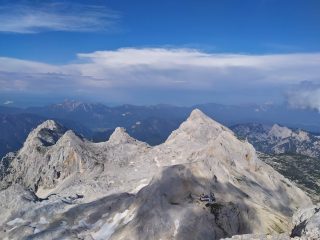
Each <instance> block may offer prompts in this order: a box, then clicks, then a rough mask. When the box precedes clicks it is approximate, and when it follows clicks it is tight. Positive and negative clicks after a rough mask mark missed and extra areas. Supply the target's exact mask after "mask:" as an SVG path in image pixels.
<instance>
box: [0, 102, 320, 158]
mask: <svg viewBox="0 0 320 240" xmlns="http://www.w3.org/2000/svg"><path fill="white" fill-rule="evenodd" d="M193 108H198V109H200V110H201V111H203V112H204V113H206V114H207V115H208V116H210V117H213V118H215V119H217V120H218V121H219V122H221V123H223V124H225V125H226V126H232V125H235V124H244V123H248V122H256V123H261V124H267V125H270V124H274V123H278V124H282V125H285V126H289V127H293V128H302V129H306V130H308V131H313V132H320V121H319V120H320V115H319V114H318V113H317V112H313V111H307V110H297V109H289V108H287V107H285V106H275V105H247V106H229V105H228V106H227V105H221V104H213V103H209V104H200V105H195V106H192V107H178V106H172V105H164V104H162V105H154V106H134V105H121V106H116V107H109V106H106V105H103V104H100V103H84V102H77V101H65V102H63V103H59V104H53V105H48V106H43V107H30V108H26V109H20V108H12V107H5V106H2V107H1V106H0V119H1V122H0V130H1V133H2V134H1V136H0V142H1V145H0V156H3V155H4V154H5V153H7V152H8V151H15V150H17V149H19V147H21V146H22V143H23V141H24V139H25V138H26V136H27V133H28V132H29V131H30V130H32V129H33V128H35V127H36V126H37V125H38V124H39V122H41V121H43V120H47V119H53V120H55V121H57V122H59V123H61V124H63V125H64V126H66V127H67V128H68V129H72V130H74V131H76V132H78V133H79V134H81V135H83V136H84V137H86V138H87V139H90V140H93V141H96V142H97V141H105V140H107V139H108V138H109V136H110V134H111V133H112V132H113V130H114V129H115V128H116V127H124V128H125V129H126V130H127V132H128V133H129V134H130V135H131V136H133V137H135V138H136V139H138V140H140V141H144V142H147V143H149V144H150V145H156V144H159V143H162V142H164V141H165V140H166V139H167V137H168V136H169V134H170V133H171V132H172V131H173V130H174V129H176V128H177V127H178V126H179V125H180V124H181V123H182V121H183V119H185V118H186V117H187V116H188V115H189V114H190V112H191V111H192V109H193ZM301 123H303V124H301ZM15 126H18V127H15Z"/></svg>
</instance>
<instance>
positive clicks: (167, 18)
mask: <svg viewBox="0 0 320 240" xmlns="http://www.w3.org/2000/svg"><path fill="white" fill-rule="evenodd" d="M319 43H320V1H319V0H281V1H279V0H278V1H276V0H223V1H215V0H201V1H195V0H193V1H191V0H183V1H182V0H180V1H172V0H162V1H153V0H140V1H132V0H109V1H107V0H105V1H102V0H99V1H98V0H95V1H66V0H64V1H44V0H34V1H27V0H23V1H14V0H10V1H8V0H7V1H3V0H0V104H3V105H43V104H48V103H52V102H58V101H62V100H63V99H75V100H82V101H98V102H103V103H106V104H122V103H132V104H148V105H149V104H157V103H169V104H177V105H191V104H196V103H206V102H217V103H224V104H263V103H268V104H269V103H277V104H282V103H286V104H288V105H290V106H292V107H297V108H310V109H315V110H320V44H319Z"/></svg>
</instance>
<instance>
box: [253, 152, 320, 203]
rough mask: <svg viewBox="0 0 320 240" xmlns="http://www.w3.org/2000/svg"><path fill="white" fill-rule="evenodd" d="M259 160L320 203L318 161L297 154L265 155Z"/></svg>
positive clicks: (319, 161)
mask: <svg viewBox="0 0 320 240" xmlns="http://www.w3.org/2000/svg"><path fill="white" fill-rule="evenodd" d="M259 156H260V159H261V160H263V161H264V162H265V163H267V164H269V165H271V166H272V167H273V168H274V169H276V170H277V171H278V172H280V173H281V174H282V175H284V176H285V177H287V178H288V179H290V180H291V181H293V182H295V183H296V184H297V185H298V186H299V187H300V188H301V189H303V190H304V191H306V192H307V193H308V194H309V196H310V197H311V198H312V199H313V201H315V202H319V201H320V160H319V159H316V158H311V157H307V156H303V155H297V154H278V155H267V154H263V153H259Z"/></svg>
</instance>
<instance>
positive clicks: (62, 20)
mask: <svg viewBox="0 0 320 240" xmlns="http://www.w3.org/2000/svg"><path fill="white" fill-rule="evenodd" d="M119 19H120V15H119V13H117V12H114V11H111V10H109V9H107V8H106V7H104V6H94V5H83V4H75V3H72V4H71V3H67V2H51V1H46V2H42V3H41V2H40V3H38V4H36V5H35V4H34V2H32V1H29V2H28V1H22V2H20V3H15V4H7V5H5V4H4V5H2V6H0V23H1V24H0V32H13V33H38V32H43V31H68V32H92V31H109V30H112V29H113V28H114V26H115V24H116V23H117V22H118V20H119Z"/></svg>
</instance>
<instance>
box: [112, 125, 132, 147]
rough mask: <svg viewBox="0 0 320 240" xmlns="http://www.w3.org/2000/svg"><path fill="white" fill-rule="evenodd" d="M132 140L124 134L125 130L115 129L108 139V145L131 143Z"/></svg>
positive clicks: (121, 128)
mask: <svg viewBox="0 0 320 240" xmlns="http://www.w3.org/2000/svg"><path fill="white" fill-rule="evenodd" d="M132 141H134V139H133V138H132V137H130V135H129V134H128V133H127V132H126V130H125V128H123V127H117V128H116V129H115V130H114V132H113V133H112V134H111V136H110V138H109V141H108V142H109V143H115V144H119V143H126V142H132Z"/></svg>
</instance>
